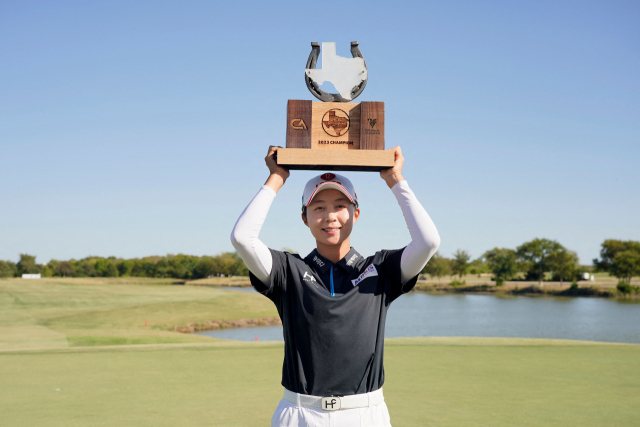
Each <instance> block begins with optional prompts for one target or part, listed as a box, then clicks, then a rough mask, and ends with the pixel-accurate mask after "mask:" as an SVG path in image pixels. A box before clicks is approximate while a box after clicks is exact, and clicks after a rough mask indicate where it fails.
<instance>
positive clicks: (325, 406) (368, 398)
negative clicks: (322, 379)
mask: <svg viewBox="0 0 640 427" xmlns="http://www.w3.org/2000/svg"><path fill="white" fill-rule="evenodd" d="M284 400H286V401H287V402H289V403H293V404H294V405H296V406H308V407H311V408H319V409H322V410H325V411H337V410H338V409H353V408H366V407H367V406H375V405H379V404H381V403H382V402H384V396H383V395H382V389H381V388H379V389H378V390H376V391H372V392H370V393H362V394H352V395H351V396H330V397H320V396H311V395H308V394H300V393H294V392H292V391H289V390H287V389H286V388H285V389H284Z"/></svg>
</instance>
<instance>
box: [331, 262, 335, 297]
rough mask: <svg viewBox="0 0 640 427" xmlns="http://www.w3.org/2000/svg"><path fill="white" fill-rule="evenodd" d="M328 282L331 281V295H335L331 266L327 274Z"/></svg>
mask: <svg viewBox="0 0 640 427" xmlns="http://www.w3.org/2000/svg"><path fill="white" fill-rule="evenodd" d="M329 282H331V296H332V297H335V296H336V293H335V292H334V290H333V266H332V267H331V274H330V275H329Z"/></svg>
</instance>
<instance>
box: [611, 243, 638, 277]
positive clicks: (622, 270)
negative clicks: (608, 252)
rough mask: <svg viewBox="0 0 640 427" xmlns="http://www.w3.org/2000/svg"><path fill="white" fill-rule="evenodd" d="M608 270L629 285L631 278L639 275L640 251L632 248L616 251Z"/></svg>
mask: <svg viewBox="0 0 640 427" xmlns="http://www.w3.org/2000/svg"><path fill="white" fill-rule="evenodd" d="M609 272H610V273H611V274H612V275H613V276H615V277H617V278H618V279H619V280H621V281H623V282H626V283H627V285H631V278H632V277H634V276H640V253H638V252H636V251H633V250H627V251H624V252H618V253H617V254H616V255H615V256H614V257H613V260H612V263H611V267H610V268H609Z"/></svg>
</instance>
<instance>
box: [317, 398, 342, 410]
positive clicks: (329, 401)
mask: <svg viewBox="0 0 640 427" xmlns="http://www.w3.org/2000/svg"><path fill="white" fill-rule="evenodd" d="M321 402H322V406H321V407H322V409H323V410H325V411H337V410H338V409H340V407H341V406H342V403H341V402H340V398H339V397H334V396H330V397H323V398H322V401H321Z"/></svg>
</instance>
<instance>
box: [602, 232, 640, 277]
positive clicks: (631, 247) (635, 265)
mask: <svg viewBox="0 0 640 427" xmlns="http://www.w3.org/2000/svg"><path fill="white" fill-rule="evenodd" d="M638 257H640V242H636V241H633V240H627V241H623V240H614V239H607V240H605V241H604V242H602V248H601V249H600V258H601V259H600V260H598V259H594V260H593V265H594V266H595V270H596V271H606V272H608V273H609V274H611V275H612V276H614V277H617V278H618V279H619V280H621V281H625V282H626V283H627V284H630V283H631V278H632V277H634V276H638V275H640V261H638Z"/></svg>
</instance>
